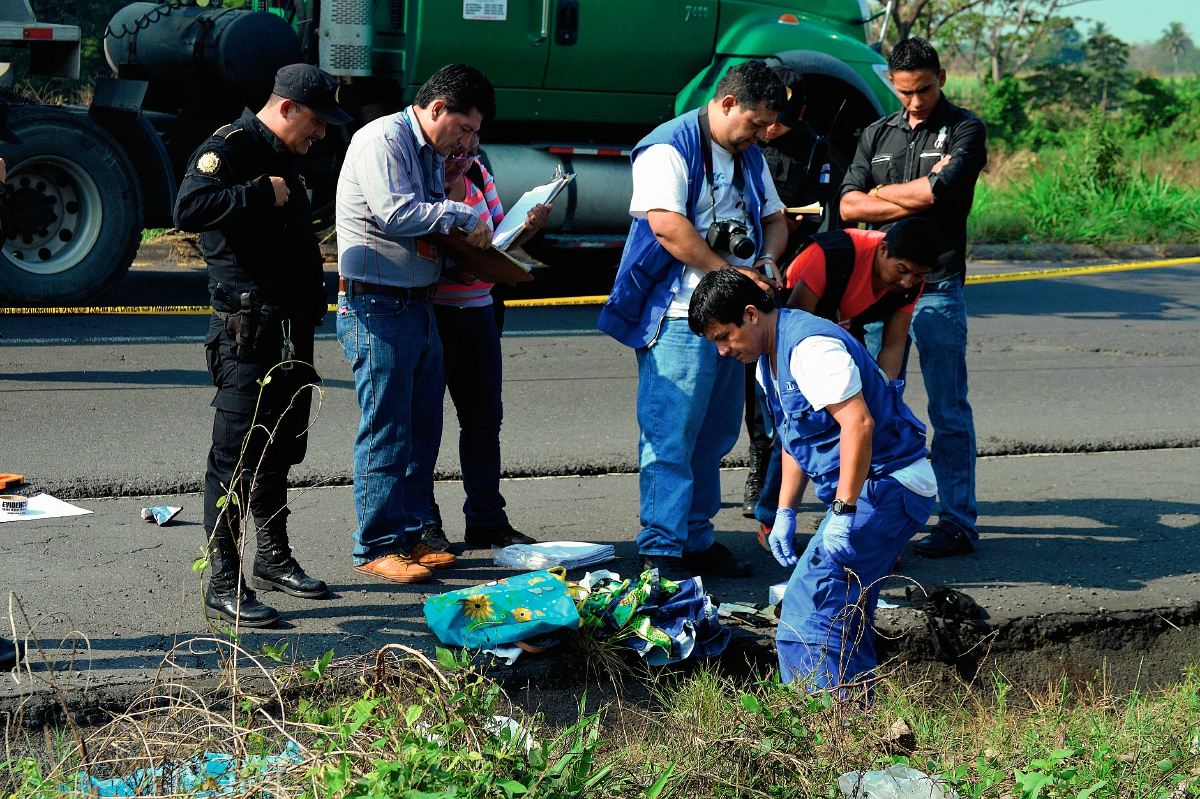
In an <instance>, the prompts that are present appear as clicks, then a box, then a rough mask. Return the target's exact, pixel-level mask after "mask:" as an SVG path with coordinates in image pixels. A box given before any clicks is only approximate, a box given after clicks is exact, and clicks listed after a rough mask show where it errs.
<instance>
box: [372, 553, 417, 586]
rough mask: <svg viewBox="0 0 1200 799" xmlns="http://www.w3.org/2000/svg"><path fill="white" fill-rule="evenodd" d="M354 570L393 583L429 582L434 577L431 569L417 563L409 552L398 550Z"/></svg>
mask: <svg viewBox="0 0 1200 799" xmlns="http://www.w3.org/2000/svg"><path fill="white" fill-rule="evenodd" d="M354 571H356V572H358V573H359V574H366V575H369V576H371V577H378V578H380V579H382V580H387V581H388V582H393V583H427V582H429V580H430V579H431V578H432V577H433V573H432V572H430V571H429V569H427V568H425V567H424V566H422V565H421V564H420V563H417V562H416V561H415V560H414V559H413V558H412V557H411V556H410V555H409V554H408V553H407V552H396V553H393V554H391V555H384V556H383V557H382V558H375V560H373V561H371V562H370V563H364V564H363V565H361V566H355V567H354Z"/></svg>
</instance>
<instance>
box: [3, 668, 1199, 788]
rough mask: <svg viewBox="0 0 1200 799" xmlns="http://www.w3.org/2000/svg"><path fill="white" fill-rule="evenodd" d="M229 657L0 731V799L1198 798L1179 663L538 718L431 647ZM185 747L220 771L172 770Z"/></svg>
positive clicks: (668, 679) (726, 687) (723, 686)
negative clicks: (927, 788)
mask: <svg viewBox="0 0 1200 799" xmlns="http://www.w3.org/2000/svg"><path fill="white" fill-rule="evenodd" d="M283 654H284V651H283V648H280V649H278V650H275V649H272V650H271V651H268V652H266V653H265V657H266V658H270V659H276V660H281V659H282V656H283ZM244 660H245V659H244ZM249 661H250V662H252V663H253V664H255V665H253V666H247V665H245V664H243V666H242V670H243V671H242V672H241V673H240V675H239V673H238V670H236V669H233V668H232V667H230V668H229V670H228V672H227V673H228V679H227V681H226V683H225V686H224V688H225V692H224V693H223V694H219V695H211V696H207V697H200V696H197V695H193V694H190V693H188V692H186V691H179V690H175V691H169V690H168V691H164V692H162V695H160V696H159V697H158V698H157V699H155V700H154V701H143V702H139V703H138V704H137V705H136V706H135V707H133V708H131V709H130V712H129V714H128V715H127V716H125V717H122V718H120V719H117V720H116V721H114V722H113V723H112V724H109V725H107V726H106V727H104V728H102V729H99V730H96V731H95V732H93V733H92V734H91V735H90V736H83V735H82V734H80V733H79V731H73V732H72V733H64V734H62V735H59V736H58V737H56V738H54V737H52V736H50V735H47V737H46V741H45V742H40V741H35V740H34V739H31V738H28V737H26V738H24V740H23V745H22V740H21V739H20V737H19V735H20V734H19V733H17V729H18V728H17V727H12V728H10V729H9V730H8V734H9V735H8V739H7V740H8V752H9V755H8V756H9V758H10V759H9V761H8V762H7V763H6V764H5V765H6V766H7V768H6V769H5V770H4V774H5V775H6V776H0V781H4V780H6V783H5V784H0V790H2V791H3V792H4V794H5V795H6V796H10V797H14V799H25V797H31V798H32V797H51V796H55V795H59V796H63V795H65V794H72V793H79V794H82V793H84V792H86V788H87V786H88V785H89V783H88V777H89V775H90V777H91V778H92V780H93V783H92V784H93V785H94V786H97V787H102V786H104V785H106V784H107V783H104V782H103V780H106V779H111V778H113V777H118V776H119V777H128V776H129V775H132V774H138V775H141V776H140V777H139V779H140V780H141V782H140V783H139V784H137V785H133V786H131V787H132V789H133V790H134V792H136V793H138V794H140V795H164V794H167V793H174V794H176V795H181V796H196V797H200V796H206V797H207V796H216V795H230V796H268V795H269V796H276V797H278V796H294V797H314V799H316V798H317V797H320V798H321V799H325V798H326V797H328V798H329V799H343V798H349V797H354V798H356V799H357V798H358V797H364V798H365V797H381V798H382V797H409V798H411V799H432V798H433V797H443V798H445V799H449V798H450V797H454V798H455V799H460V798H461V797H497V799H501V798H503V799H514V797H533V796H544V797H584V796H597V797H601V796H603V797H647V798H648V799H666V797H691V796H706V797H707V796H721V797H763V796H766V797H778V798H779V799H782V798H783V797H797V799H799V797H831V796H836V795H838V794H837V789H836V787H835V786H836V782H837V778H838V777H839V776H840V775H841V774H844V773H846V772H850V771H856V770H858V771H862V770H869V769H882V768H886V767H887V766H890V765H892V764H895V763H905V764H908V765H910V766H911V767H912V768H915V769H917V770H919V771H923V772H925V773H926V774H929V775H934V776H940V777H941V778H943V779H945V780H946V781H947V782H948V783H949V784H951V785H953V786H954V787H955V789H956V790H957V792H958V794H959V796H960V797H963V799H983V798H984V797H997V799H999V797H1011V799H1036V798H1037V797H1041V798H1042V799H1059V798H1060V797H1072V798H1073V799H1086V797H1094V799H1103V798H1105V797H1113V798H1114V799H1115V798H1116V797H1120V798H1121V799H1124V798H1125V797H1155V799H1183V797H1188V796H1197V795H1200V784H1197V779H1198V776H1200V737H1198V734H1200V699H1198V698H1197V688H1198V687H1200V679H1198V676H1197V672H1196V670H1195V669H1190V670H1188V671H1187V672H1186V673H1185V674H1184V675H1183V676H1182V678H1181V681H1180V682H1179V684H1178V685H1175V686H1173V687H1171V688H1169V689H1166V690H1162V691H1157V692H1153V693H1145V692H1140V691H1134V692H1133V693H1132V694H1129V695H1125V696H1116V695H1113V694H1111V693H1109V692H1107V691H1105V690H1104V688H1103V686H1102V685H1096V684H1082V685H1078V684H1071V683H1068V682H1067V681H1064V682H1062V683H1060V684H1051V685H1046V686H1042V687H1040V688H1037V689H1034V688H1032V687H1031V688H1030V689H1029V690H1026V689H1025V688H1022V687H1016V686H1013V685H1011V684H1009V683H1008V682H1007V681H1006V680H1005V679H1004V677H1003V675H1001V674H999V673H993V676H992V679H991V681H990V683H987V684H980V683H973V684H965V683H962V682H959V681H956V680H949V681H946V680H937V679H932V680H931V679H927V678H925V677H926V676H927V675H917V674H912V673H910V672H908V671H906V670H904V669H899V670H895V671H893V672H891V673H890V674H889V675H888V676H886V677H885V678H884V679H882V680H880V681H879V682H878V683H877V684H876V689H875V699H874V704H873V705H872V706H871V708H870V709H869V710H864V707H863V705H862V704H861V703H860V702H841V701H837V700H835V699H834V698H832V697H831V696H829V695H828V694H820V695H815V696H809V695H803V694H799V693H797V692H795V691H793V690H791V689H790V688H788V687H786V686H782V685H780V684H779V683H777V682H775V681H773V680H771V679H764V680H759V681H754V680H747V679H743V678H733V677H729V676H726V675H722V674H721V673H720V672H719V671H717V670H715V669H712V668H708V669H701V670H699V671H696V672H693V673H691V674H689V675H686V676H684V675H678V674H677V675H671V676H660V677H659V678H657V679H652V678H648V677H641V678H638V677H629V676H627V677H626V679H652V682H651V684H650V689H651V695H652V700H651V701H650V702H648V703H642V704H636V703H629V702H613V703H610V704H608V705H606V706H603V707H601V708H599V709H598V710H596V711H595V712H591V713H583V712H580V713H579V715H578V720H576V721H575V722H574V723H570V724H567V725H565V726H557V727H556V726H553V725H551V724H549V723H547V722H546V721H545V720H543V719H541V718H537V717H529V716H528V715H527V714H525V713H524V712H523V711H522V710H521V709H520V708H519V707H518V706H516V705H515V704H514V703H513V702H512V701H511V700H510V699H509V698H508V697H507V696H506V695H505V693H504V692H503V691H502V690H501V688H500V687H499V686H498V685H497V684H496V683H494V682H492V681H490V680H488V679H486V678H485V677H482V676H480V675H479V674H478V673H476V672H475V671H473V670H472V668H471V665H470V658H469V657H468V656H466V655H457V656H456V655H454V654H452V653H450V652H448V651H446V650H439V652H438V658H437V662H436V663H435V662H433V661H431V660H430V659H428V658H427V657H425V656H424V655H422V654H420V653H419V652H417V651H415V650H412V649H408V648H406V647H402V646H399V645H390V646H388V647H385V648H384V649H383V650H381V651H379V652H377V653H372V654H371V655H368V656H357V657H348V658H339V659H335V658H334V657H333V654H332V652H331V653H328V654H327V655H326V656H324V657H322V658H320V659H319V660H317V661H316V662H315V663H312V664H310V665H307V666H298V665H294V666H287V667H283V668H281V669H279V670H278V671H276V672H275V673H274V674H273V676H272V677H271V679H269V680H265V681H264V680H263V679H262V675H263V674H265V673H266V670H265V669H264V667H263V665H262V663H259V662H258V661H257V660H254V659H252V658H251V659H249ZM256 672H257V673H258V675H259V678H258V679H257V680H255V679H254V676H255V675H254V673H256ZM233 685H236V686H238V689H237V690H236V691H234V692H230V691H228V687H229V686H233ZM251 686H254V688H253V689H252V688H251ZM231 696H232V699H230V697H231ZM222 697H223V698H222ZM580 702H581V706H582V705H585V704H586V696H581V698H580ZM35 743H36V745H35ZM22 750H24V754H22ZM205 752H210V753H218V754H215V755H213V756H212V757H219V758H222V759H223V762H228V763H231V764H233V765H232V767H230V768H229V769H228V770H227V771H226V772H225V773H224V774H223V775H218V776H216V777H214V776H212V772H211V770H210V772H209V774H210V776H208V777H207V778H205V777H203V776H201V777H199V778H196V777H194V776H193V777H191V778H190V781H189V779H180V778H179V776H178V775H179V774H185V776H186V775H187V774H194V773H195V771H194V769H193V770H191V771H189V769H191V768H192V767H191V766H189V765H188V763H189V758H191V759H195V758H197V756H199V755H201V753H205ZM281 753H284V755H285V756H284V757H279V755H280V754H281ZM139 769H140V770H141V771H139ZM181 786H184V787H181ZM92 795H95V793H93V794H92Z"/></svg>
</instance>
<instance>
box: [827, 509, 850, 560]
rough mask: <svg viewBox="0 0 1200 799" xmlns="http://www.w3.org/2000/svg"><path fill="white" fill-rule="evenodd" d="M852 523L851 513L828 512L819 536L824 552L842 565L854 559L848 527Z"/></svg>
mask: <svg viewBox="0 0 1200 799" xmlns="http://www.w3.org/2000/svg"><path fill="white" fill-rule="evenodd" d="M853 525H854V514H853V513H841V514H838V513H830V514H829V520H828V521H827V522H825V531H824V532H823V533H822V534H821V538H822V540H823V541H824V543H825V553H826V554H827V555H829V557H831V558H832V559H833V560H835V561H837V562H838V563H841V564H843V565H845V564H847V563H852V562H853V561H854V547H852V546H850V528H851V527H852V526H853Z"/></svg>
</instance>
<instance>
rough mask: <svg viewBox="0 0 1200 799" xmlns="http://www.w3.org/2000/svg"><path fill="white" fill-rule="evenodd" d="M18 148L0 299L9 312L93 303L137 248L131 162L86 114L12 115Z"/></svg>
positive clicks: (35, 110)
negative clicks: (9, 307)
mask: <svg viewBox="0 0 1200 799" xmlns="http://www.w3.org/2000/svg"><path fill="white" fill-rule="evenodd" d="M9 125H10V126H11V127H12V128H13V130H15V131H16V133H17V135H18V136H20V137H21V140H22V143H21V144H19V145H5V146H4V149H3V150H2V151H0V155H3V157H4V161H5V164H6V165H7V167H8V177H7V179H6V180H5V185H6V186H7V188H8V203H9V213H10V214H11V217H12V225H11V227H10V228H9V231H8V238H7V240H6V241H5V242H4V245H3V252H2V254H0V296H2V297H3V298H4V299H5V300H7V301H8V302H10V303H12V304H14V305H52V304H56V303H64V302H71V301H75V300H80V299H86V298H89V297H94V296H96V295H98V294H100V293H101V292H103V291H104V290H105V289H107V288H109V287H110V286H112V285H114V284H115V283H117V282H118V281H119V280H120V279H121V278H122V277H124V276H125V272H126V271H127V270H128V269H129V265H130V263H132V261H133V256H134V253H135V252H137V248H138V245H139V243H140V242H141V231H142V192H141V186H140V185H139V183H138V179H137V173H136V172H134V169H133V164H132V163H130V161H129V157H128V156H126V155H125V152H124V151H123V150H122V149H121V146H120V145H119V144H117V142H116V140H115V139H113V138H112V137H111V136H110V135H109V134H108V133H107V132H105V131H104V130H103V129H102V128H100V127H99V126H98V125H96V124H95V123H94V122H92V121H91V120H90V119H88V118H87V117H86V116H83V115H82V114H73V113H70V112H68V111H63V110H60V109H56V108H45V107H39V106H25V107H21V108H13V109H12V110H11V112H10V115H9Z"/></svg>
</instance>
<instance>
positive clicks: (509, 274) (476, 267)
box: [419, 228, 533, 283]
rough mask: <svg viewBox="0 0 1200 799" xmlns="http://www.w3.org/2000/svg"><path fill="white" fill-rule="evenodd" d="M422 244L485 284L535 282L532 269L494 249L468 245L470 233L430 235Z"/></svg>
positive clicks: (423, 238)
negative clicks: (440, 252)
mask: <svg viewBox="0 0 1200 799" xmlns="http://www.w3.org/2000/svg"><path fill="white" fill-rule="evenodd" d="M419 240H420V241H425V242H428V243H430V244H433V245H434V246H436V247H441V248H442V250H443V251H444V252H445V253H446V254H447V255H449V256H450V257H451V258H453V259H454V262H455V263H457V264H459V265H461V266H462V268H463V269H465V270H467V271H468V272H470V273H471V274H472V275H474V276H475V277H477V278H479V279H480V280H482V281H484V282H485V283H528V282H529V281H531V280H533V275H532V274H530V270H529V267H528V266H526V265H525V264H523V263H521V262H520V261H518V260H517V259H516V258H513V257H512V256H511V255H509V254H508V253H506V252H504V250H500V249H497V248H496V247H495V246H491V247H488V248H487V249H486V250H481V249H479V248H478V247H473V246H472V245H470V244H467V232H466V231H465V230H463V229H462V228H452V229H451V231H450V233H449V234H444V233H429V234H427V235H425V236H421V237H420V239H419Z"/></svg>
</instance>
